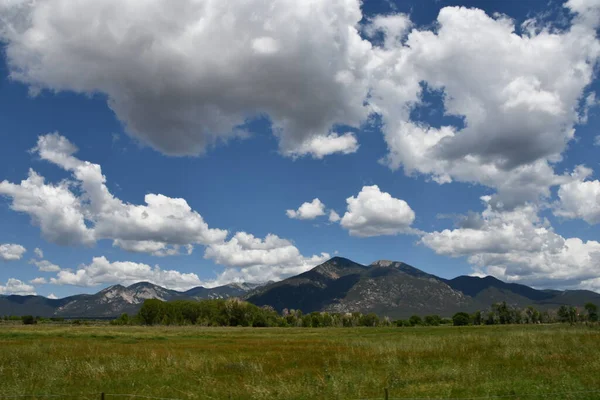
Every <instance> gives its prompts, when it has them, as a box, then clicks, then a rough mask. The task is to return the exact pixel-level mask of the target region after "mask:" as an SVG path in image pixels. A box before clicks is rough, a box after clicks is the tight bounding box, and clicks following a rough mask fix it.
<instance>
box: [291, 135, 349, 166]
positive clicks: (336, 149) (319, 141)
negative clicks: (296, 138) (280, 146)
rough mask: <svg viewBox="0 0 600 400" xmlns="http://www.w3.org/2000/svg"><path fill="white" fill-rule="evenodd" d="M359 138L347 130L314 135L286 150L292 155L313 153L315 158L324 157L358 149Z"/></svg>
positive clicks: (299, 155) (298, 155)
mask: <svg viewBox="0 0 600 400" xmlns="http://www.w3.org/2000/svg"><path fill="white" fill-rule="evenodd" d="M359 147H360V146H359V145H358V140H356V136H354V134H353V133H350V132H347V133H344V134H343V135H338V134H337V133H331V134H329V135H319V136H313V137H312V138H310V139H308V140H306V141H304V142H303V143H302V144H301V145H300V146H299V147H297V148H294V149H292V150H289V151H287V152H286V154H287V155H289V156H292V157H301V156H304V155H312V157H313V158H316V159H322V158H323V157H325V156H328V155H330V154H335V153H342V154H352V153H356V152H357V151H358V148H359Z"/></svg>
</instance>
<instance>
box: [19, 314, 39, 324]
mask: <svg viewBox="0 0 600 400" xmlns="http://www.w3.org/2000/svg"><path fill="white" fill-rule="evenodd" d="M21 320H22V321H23V325H34V324H37V319H36V318H35V317H34V316H33V315H23V316H22V317H21Z"/></svg>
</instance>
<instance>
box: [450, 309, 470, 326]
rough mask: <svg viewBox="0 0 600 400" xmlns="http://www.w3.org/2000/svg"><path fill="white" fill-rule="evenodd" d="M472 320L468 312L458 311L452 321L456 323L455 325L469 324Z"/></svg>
mask: <svg viewBox="0 0 600 400" xmlns="http://www.w3.org/2000/svg"><path fill="white" fill-rule="evenodd" d="M470 320H471V318H470V317H469V314H467V313H466V312H457V313H456V314H454V316H453V317H452V322H453V323H454V326H466V325H469V321H470Z"/></svg>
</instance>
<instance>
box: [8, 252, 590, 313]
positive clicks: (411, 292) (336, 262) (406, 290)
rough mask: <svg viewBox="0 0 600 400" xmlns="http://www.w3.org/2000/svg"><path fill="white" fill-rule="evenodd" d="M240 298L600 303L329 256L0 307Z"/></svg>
mask: <svg viewBox="0 0 600 400" xmlns="http://www.w3.org/2000/svg"><path fill="white" fill-rule="evenodd" d="M231 297H238V298H243V299H245V300H247V301H249V302H251V303H254V304H256V305H259V306H265V305H268V306H271V307H273V308H275V309H276V310H277V311H279V312H281V311H283V309H297V310H302V311H303V312H304V313H308V312H313V311H328V312H355V311H358V312H361V313H370V312H373V313H376V314H378V315H380V316H388V317H390V318H393V319H395V318H406V317H408V316H410V315H414V314H417V315H427V314H439V315H442V316H451V315H452V314H454V313H455V312H458V311H467V312H472V311H476V310H485V309H488V308H489V307H490V305H492V304H493V303H496V302H501V301H505V302H507V303H508V304H509V305H511V306H516V307H527V306H529V305H533V306H535V307H537V308H539V309H542V310H544V309H556V308H558V307H560V306H561V305H569V306H583V305H584V304H585V303H587V302H593V303H596V304H599V305H600V294H598V293H595V292H591V291H587V290H567V291H561V290H538V289H534V288H531V287H529V286H525V285H520V284H516V283H506V282H503V281H501V280H498V279H496V278H494V277H491V276H487V277H484V278H479V277H474V276H459V277H457V278H454V279H443V278H440V277H437V276H435V275H431V274H428V273H426V272H424V271H422V270H420V269H417V268H415V267H412V266H410V265H408V264H405V263H403V262H396V261H386V260H381V261H376V262H374V263H372V264H370V265H368V266H367V265H361V264H358V263H356V262H354V261H351V260H348V259H345V258H341V257H334V258H332V259H331V260H329V261H327V262H325V263H323V264H321V265H318V266H316V267H315V268H313V269H311V270H310V271H307V272H304V273H302V274H300V275H297V276H294V277H291V278H288V279H285V280H282V281H280V282H269V283H266V284H247V283H243V284H230V285H225V286H220V287H215V288H204V287H196V288H192V289H190V290H188V291H185V292H179V291H175V290H169V289H165V288H163V287H160V286H157V285H154V284H151V283H148V282H140V283H136V284H134V285H131V286H128V287H124V286H121V285H115V286H111V287H108V288H106V289H104V290H102V291H100V292H98V293H96V294H91V295H89V294H82V295H76V296H70V297H66V298H63V299H48V298H46V297H42V296H15V295H12V296H0V315H27V314H30V315H39V316H62V317H71V318H93V317H104V318H107V317H114V316H117V315H120V314H122V313H128V314H134V313H136V312H137V310H138V309H139V308H140V307H141V305H142V303H143V302H144V300H146V299H151V298H156V299H160V300H164V301H170V300H178V299H195V300H199V299H224V298H231Z"/></svg>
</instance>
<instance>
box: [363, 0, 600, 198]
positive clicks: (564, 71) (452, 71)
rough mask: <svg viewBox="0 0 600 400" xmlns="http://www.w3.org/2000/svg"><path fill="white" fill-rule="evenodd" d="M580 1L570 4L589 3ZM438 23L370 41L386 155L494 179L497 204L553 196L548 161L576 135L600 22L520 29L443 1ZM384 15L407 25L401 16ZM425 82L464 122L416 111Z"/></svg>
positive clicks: (447, 173)
mask: <svg viewBox="0 0 600 400" xmlns="http://www.w3.org/2000/svg"><path fill="white" fill-rule="evenodd" d="M576 4H577V3H575V2H573V3H569V4H568V6H569V7H571V9H572V10H573V11H581V12H588V11H589V10H588V9H587V8H586V7H583V6H579V5H576ZM586 4H588V5H589V4H590V3H586ZM594 7H596V5H594ZM594 9H595V8H594ZM582 10H585V11H582ZM437 23H438V26H437V29H436V30H435V31H432V30H429V29H421V30H420V29H413V30H412V31H411V32H410V33H409V34H408V35H406V37H405V40H404V41H400V40H393V41H389V40H386V41H385V43H384V46H383V47H378V48H375V49H374V52H373V54H374V60H373V61H372V63H371V64H370V68H371V72H372V74H373V80H372V85H373V89H372V91H371V99H370V105H371V107H372V108H373V110H374V111H375V112H377V113H380V114H381V116H382V119H383V130H384V136H385V140H386V142H387V145H388V148H389V154H388V156H387V157H386V158H385V162H386V163H387V164H388V165H389V166H390V167H391V168H392V169H397V168H399V167H403V168H404V171H405V172H406V173H407V174H414V173H420V174H425V175H428V176H431V177H432V178H433V179H434V180H436V181H437V182H439V183H447V182H451V181H453V180H458V181H463V182H475V183H480V184H483V185H485V186H489V187H492V188H494V189H497V191H498V195H497V196H495V198H494V201H493V203H494V206H499V205H501V206H503V207H504V208H511V207H515V206H518V205H520V204H523V203H524V202H526V201H537V200H538V199H539V198H540V197H542V198H545V197H548V196H549V195H550V190H549V188H550V186H553V185H557V184H560V183H561V181H560V177H557V176H556V175H555V174H554V171H553V168H552V163H554V162H556V161H558V160H560V159H561V154H562V152H563V151H564V150H565V148H566V146H567V143H568V142H569V141H571V140H572V139H573V138H574V126H575V124H576V123H578V122H579V118H580V110H579V109H580V107H579V105H580V99H582V97H583V96H584V92H585V89H586V87H587V86H588V85H589V84H590V83H591V82H592V79H593V77H594V67H595V65H596V63H597V61H598V57H599V55H600V45H599V43H598V40H597V37H596V30H595V27H593V26H590V25H589V24H588V23H587V22H582V20H581V19H580V18H575V20H574V24H573V26H572V27H571V28H569V29H566V30H564V31H559V30H557V29H553V28H551V27H544V26H536V24H537V22H536V21H535V20H529V21H528V23H527V28H534V29H525V33H523V34H521V35H518V34H516V33H515V27H514V23H513V21H512V20H509V19H507V18H506V17H504V16H497V17H495V18H492V17H489V16H487V15H486V14H485V13H484V12H483V11H481V10H478V9H468V8H464V7H446V8H443V9H442V10H441V11H440V13H439V16H438V18H437ZM386 24H387V25H386ZM379 25H380V26H388V25H390V26H392V28H393V29H395V31H394V30H393V29H392V28H385V29H384V28H380V29H383V30H384V31H386V32H388V31H389V32H392V31H394V32H405V30H406V22H405V21H404V20H403V19H402V18H400V19H399V20H398V21H394V20H393V19H390V20H389V21H386V23H385V24H383V23H380V24H379ZM457 60H460V61H457ZM421 82H425V84H426V87H427V88H428V89H429V90H434V91H437V92H439V93H441V94H442V100H443V104H444V113H445V115H448V116H457V117H459V118H462V120H463V122H464V126H463V125H462V124H458V123H457V124H456V125H447V126H442V127H432V126H428V125H426V124H423V123H420V122H418V121H414V120H411V119H410V111H411V110H412V109H414V107H415V106H416V105H419V104H422V102H423V101H422V94H423V87H422V86H421V85H420V83H421ZM523 182H525V183H527V185H526V187H523V186H522V183H523Z"/></svg>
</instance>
